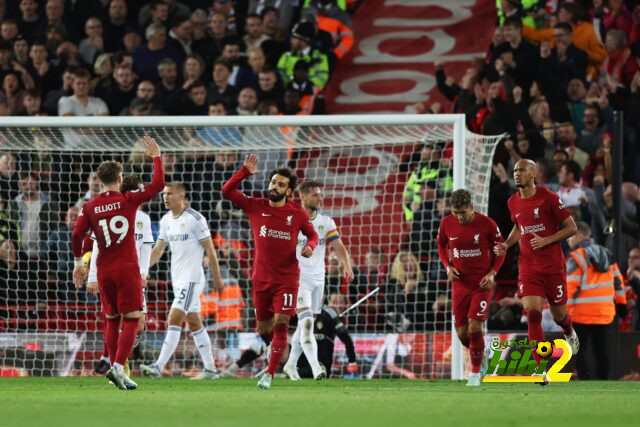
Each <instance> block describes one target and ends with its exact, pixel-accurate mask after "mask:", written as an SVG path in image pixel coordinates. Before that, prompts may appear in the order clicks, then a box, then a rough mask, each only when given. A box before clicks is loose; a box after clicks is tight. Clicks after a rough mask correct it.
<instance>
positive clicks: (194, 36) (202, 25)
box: [191, 9, 225, 72]
mask: <svg viewBox="0 0 640 427" xmlns="http://www.w3.org/2000/svg"><path fill="white" fill-rule="evenodd" d="M212 19H213V18H212ZM222 24H223V27H222V35H221V38H222V37H224V29H225V26H224V21H222ZM191 27H192V31H191V51H192V53H197V54H198V55H200V56H201V57H202V59H203V60H204V62H205V64H206V69H207V72H209V70H210V69H211V67H212V65H213V61H214V60H215V59H216V58H217V57H218V56H220V48H219V47H218V46H217V45H216V44H215V42H214V40H213V38H212V37H211V36H210V35H209V34H208V30H209V18H208V16H207V12H205V11H204V10H202V9H196V10H194V11H193V13H192V14H191Z"/></svg>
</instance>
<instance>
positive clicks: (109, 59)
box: [90, 53, 115, 96]
mask: <svg viewBox="0 0 640 427" xmlns="http://www.w3.org/2000/svg"><path fill="white" fill-rule="evenodd" d="M114 57H115V55H113V54H112V53H103V54H101V55H100V56H98V57H97V58H96V61H95V63H94V64H93V74H94V75H95V77H94V78H93V79H92V80H91V83H90V86H91V92H92V93H93V94H95V95H96V96H98V94H102V93H104V92H105V91H106V90H107V89H108V88H110V87H111V86H112V85H113V84H114V81H113V70H114V69H115V64H114Z"/></svg>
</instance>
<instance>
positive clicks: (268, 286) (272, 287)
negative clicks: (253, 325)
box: [251, 281, 298, 322]
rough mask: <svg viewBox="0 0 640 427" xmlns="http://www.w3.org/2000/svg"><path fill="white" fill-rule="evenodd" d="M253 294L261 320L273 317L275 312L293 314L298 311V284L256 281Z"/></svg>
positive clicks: (259, 319)
mask: <svg viewBox="0 0 640 427" xmlns="http://www.w3.org/2000/svg"><path fill="white" fill-rule="evenodd" d="M251 296H252V298H253V305H254V307H255V308H256V320H257V321H259V322H263V321H265V320H269V319H271V318H272V317H273V315H274V313H278V314H286V315H287V316H293V315H294V314H295V313H296V301H297V299H298V284H297V283H296V284H295V285H292V284H290V283H265V282H259V283H256V282H255V281H254V283H253V290H252V295H251Z"/></svg>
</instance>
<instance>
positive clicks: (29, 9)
mask: <svg viewBox="0 0 640 427" xmlns="http://www.w3.org/2000/svg"><path fill="white" fill-rule="evenodd" d="M39 7H40V5H39V4H38V2H37V1H36V0H20V18H18V27H19V28H20V34H22V36H23V37H25V38H27V40H28V41H29V42H30V43H31V42H33V41H34V40H36V39H38V38H41V37H42V36H43V35H44V28H43V25H42V24H43V19H42V15H41V14H40V11H39V10H38V8H39Z"/></svg>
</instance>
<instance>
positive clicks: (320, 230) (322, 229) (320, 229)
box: [318, 225, 324, 234]
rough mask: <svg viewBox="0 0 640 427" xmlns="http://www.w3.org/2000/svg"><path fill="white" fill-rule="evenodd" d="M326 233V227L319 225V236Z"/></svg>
mask: <svg viewBox="0 0 640 427" xmlns="http://www.w3.org/2000/svg"><path fill="white" fill-rule="evenodd" d="M323 231H324V225H319V226H318V234H320V233H322V232H323Z"/></svg>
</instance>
